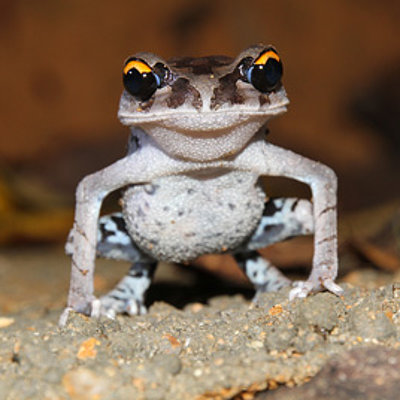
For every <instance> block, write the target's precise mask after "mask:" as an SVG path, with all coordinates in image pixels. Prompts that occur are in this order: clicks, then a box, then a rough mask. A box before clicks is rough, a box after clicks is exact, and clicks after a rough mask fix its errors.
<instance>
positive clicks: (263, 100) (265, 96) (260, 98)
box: [258, 94, 271, 106]
mask: <svg viewBox="0 0 400 400" xmlns="http://www.w3.org/2000/svg"><path fill="white" fill-rule="evenodd" d="M258 101H259V102H260V106H263V105H264V104H271V100H270V99H269V96H268V94H260V95H259V96H258Z"/></svg>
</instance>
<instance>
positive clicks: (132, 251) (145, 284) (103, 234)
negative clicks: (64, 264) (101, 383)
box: [65, 212, 157, 318]
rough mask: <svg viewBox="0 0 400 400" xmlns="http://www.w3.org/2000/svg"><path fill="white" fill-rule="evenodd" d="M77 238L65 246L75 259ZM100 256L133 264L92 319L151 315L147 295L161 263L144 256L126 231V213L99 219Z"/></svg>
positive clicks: (96, 306)
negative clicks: (74, 242)
mask: <svg viewBox="0 0 400 400" xmlns="http://www.w3.org/2000/svg"><path fill="white" fill-rule="evenodd" d="M72 244H73V237H72V234H70V236H69V239H68V241H67V244H66V246H65V250H66V253H67V254H68V255H71V254H72V253H71V250H72ZM96 255H97V256H98V257H103V258H107V259H112V260H124V261H129V262H131V263H132V266H131V268H130V269H129V272H128V274H127V275H126V276H124V277H123V278H122V279H121V281H120V282H119V283H118V284H117V285H116V286H115V288H114V289H112V290H111V291H110V292H108V293H107V294H106V295H104V296H102V297H101V298H100V299H99V300H97V301H96V300H95V301H94V303H93V308H92V316H93V317H99V316H100V315H101V314H104V315H106V316H107V317H109V318H115V316H116V314H121V313H126V314H129V315H141V314H145V313H146V312H147V310H146V307H145V304H144V302H145V294H146V291H147V289H148V288H149V286H150V284H151V281H152V278H153V275H154V272H155V269H156V267H157V261H156V260H154V259H153V258H151V257H149V256H148V255H146V254H144V253H143V252H142V251H141V250H140V249H139V248H138V247H137V246H136V245H135V244H134V242H133V241H132V238H131V237H130V235H129V234H128V232H127V230H126V225H125V221H124V218H123V215H122V213H120V212H116V213H113V214H109V215H105V216H103V217H101V218H99V225H98V232H97V246H96Z"/></svg>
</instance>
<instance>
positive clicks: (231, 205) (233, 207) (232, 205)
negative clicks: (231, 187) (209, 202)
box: [228, 203, 236, 210]
mask: <svg viewBox="0 0 400 400" xmlns="http://www.w3.org/2000/svg"><path fill="white" fill-rule="evenodd" d="M228 207H229V208H230V209H231V210H234V209H235V208H236V206H235V205H234V204H232V203H228Z"/></svg>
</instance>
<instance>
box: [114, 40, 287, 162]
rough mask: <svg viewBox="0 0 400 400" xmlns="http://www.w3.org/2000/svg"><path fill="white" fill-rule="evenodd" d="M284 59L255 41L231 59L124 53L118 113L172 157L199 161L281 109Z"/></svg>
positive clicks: (225, 150)
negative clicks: (130, 54)
mask: <svg viewBox="0 0 400 400" xmlns="http://www.w3.org/2000/svg"><path fill="white" fill-rule="evenodd" d="M281 77H282V62H281V59H280V57H279V55H278V53H277V52H276V50H275V49H274V48H273V47H272V46H263V45H257V46H253V47H250V48H248V49H246V50H244V51H243V52H241V53H240V54H239V55H238V57H236V58H235V59H232V58H230V57H226V56H210V57H200V58H190V57H180V58H173V59H171V60H169V61H168V62H166V61H164V60H162V59H161V58H159V57H157V56H155V55H154V54H150V53H139V54H136V55H135V56H134V57H131V58H129V59H128V60H127V61H126V63H125V66H124V69H123V82H124V86H125V90H124V92H123V94H122V97H121V101H120V106H119V112H118V116H119V119H120V120H121V122H122V123H123V124H125V125H128V126H136V127H140V128H142V129H143V130H144V131H146V133H147V134H149V135H150V136H151V137H152V138H153V139H154V140H155V141H156V142H157V143H158V145H159V146H160V147H161V148H162V149H163V150H164V151H166V152H167V153H168V154H170V155H171V156H173V157H179V158H184V159H190V160H196V161H209V160H215V159H221V158H224V157H228V156H231V155H233V154H236V153H237V152H239V151H240V150H241V149H243V147H244V146H246V144H247V143H248V141H249V140H250V139H251V138H252V137H253V136H254V134H255V133H256V132H257V131H258V130H259V129H260V128H261V127H262V126H263V125H265V123H266V122H267V121H268V120H269V119H270V118H271V117H273V116H275V115H279V114H282V113H283V112H285V111H286V106H287V104H288V102H289V101H288V99H287V97H286V92H285V89H284V87H283V85H282V83H281Z"/></svg>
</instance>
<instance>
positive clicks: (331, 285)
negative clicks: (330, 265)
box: [322, 279, 343, 296]
mask: <svg viewBox="0 0 400 400" xmlns="http://www.w3.org/2000/svg"><path fill="white" fill-rule="evenodd" d="M322 286H323V287H324V288H325V289H327V290H329V291H330V292H331V293H333V294H336V296H341V295H342V294H343V289H342V288H341V287H340V286H339V285H338V284H336V283H335V281H334V280H333V279H325V280H324V281H322Z"/></svg>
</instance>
